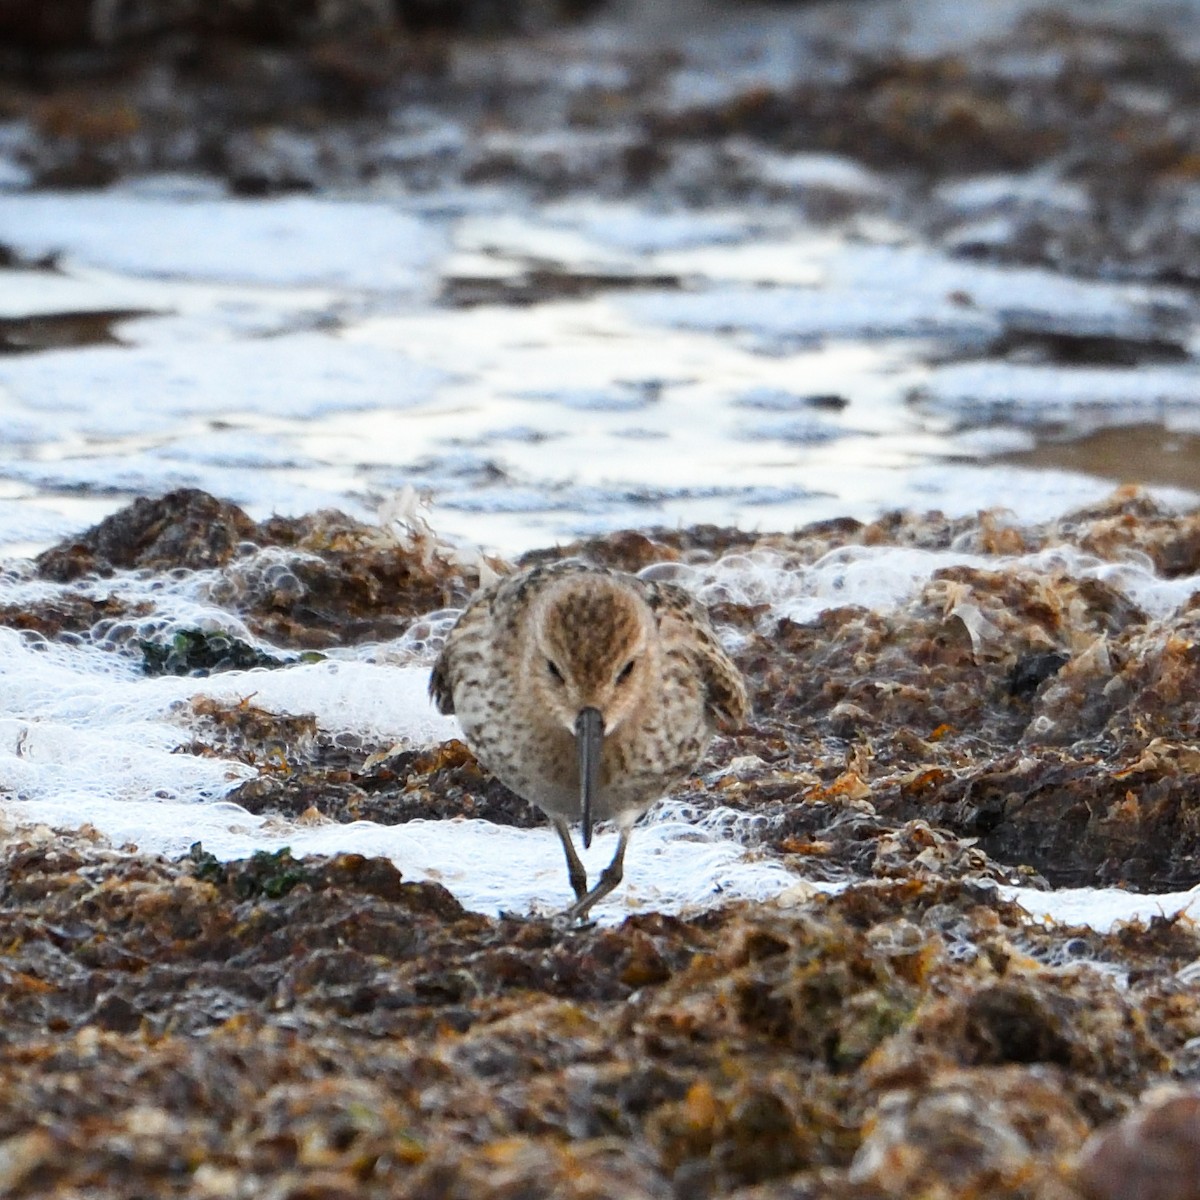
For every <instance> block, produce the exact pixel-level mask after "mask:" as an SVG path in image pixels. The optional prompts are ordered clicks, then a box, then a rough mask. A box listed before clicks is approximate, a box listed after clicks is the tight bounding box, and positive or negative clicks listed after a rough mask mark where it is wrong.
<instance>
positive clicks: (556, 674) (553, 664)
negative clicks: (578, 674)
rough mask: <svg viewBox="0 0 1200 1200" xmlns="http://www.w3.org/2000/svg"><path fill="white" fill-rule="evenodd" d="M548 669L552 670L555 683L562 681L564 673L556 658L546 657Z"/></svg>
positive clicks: (551, 673)
mask: <svg viewBox="0 0 1200 1200" xmlns="http://www.w3.org/2000/svg"><path fill="white" fill-rule="evenodd" d="M546 669H547V670H548V671H549V672H550V678H551V679H553V680H554V681H555V683H562V681H563V673H562V672H561V671H560V670H559V669H558V663H556V662H555V661H554V659H552V658H548V659H546Z"/></svg>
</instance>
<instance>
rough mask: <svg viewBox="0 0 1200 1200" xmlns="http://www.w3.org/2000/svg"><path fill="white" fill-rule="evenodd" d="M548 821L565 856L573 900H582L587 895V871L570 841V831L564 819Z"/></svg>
mask: <svg viewBox="0 0 1200 1200" xmlns="http://www.w3.org/2000/svg"><path fill="white" fill-rule="evenodd" d="M550 821H551V823H552V824H553V825H554V832H555V833H557V834H558V839H559V841H560V842H562V846H563V850H564V851H565V852H566V855H567V876H568V878H569V879H570V880H571V887H572V889H573V890H574V892H575V899H576V900H577V901H578V900H582V899H583V898H584V897H585V896H586V895H587V869H586V868H585V867H584V865H583V863H582V862H581V861H580V858H579V854H578V853H577V852H576V850H575V843H574V842H573V841H571V830H570V828H569V827H568V825H567V822H566V819H565V818H563V817H551V818H550Z"/></svg>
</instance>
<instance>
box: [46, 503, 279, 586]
mask: <svg viewBox="0 0 1200 1200" xmlns="http://www.w3.org/2000/svg"><path fill="white" fill-rule="evenodd" d="M254 530H255V525H254V522H253V521H251V520H250V518H249V517H247V516H246V514H245V513H244V512H242V510H241V509H240V508H238V507H237V506H236V505H233V504H225V503H223V502H222V501H220V500H217V499H215V498H214V497H212V496H210V495H208V494H207V493H206V492H201V491H197V490H195V489H192V488H189V489H184V490H182V491H177V492H170V493H168V494H167V495H166V496H163V497H162V498H161V499H158V500H147V499H140V500H135V501H134V502H133V504H131V505H130V506H129V507H128V508H123V509H121V510H120V511H119V512H116V513H114V514H113V515H112V516H111V517H106V518H105V519H104V520H103V521H101V522H100V524H99V525H96V526H95V527H94V528H92V529H89V530H88V531H87V532H86V533H84V534H83V535H82V536H81V537H79V538H78V539H76V540H74V541H71V542H66V543H63V544H62V545H59V546H55V547H53V548H52V549H50V550H47V551H45V553H43V554H40V555H39V556H38V558H37V568H38V571H39V572H40V573H41V574H42V575H44V576H45V577H46V578H47V579H54V580H58V581H59V582H67V581H69V580H72V579H78V578H79V577H80V576H81V575H86V574H98V575H105V574H111V573H112V572H113V571H114V570H116V569H117V568H126V569H129V568H133V567H147V568H151V569H157V570H170V569H172V568H174V567H186V568H189V569H191V570H201V569H203V568H206V567H215V566H221V565H223V564H225V563H228V562H229V561H230V560H231V559H232V558H233V556H234V554H235V553H236V550H237V546H238V544H239V543H240V542H242V541H244V540H245V539H246V538H248V537H249V536H250V535H251V534H252V533H253V532H254Z"/></svg>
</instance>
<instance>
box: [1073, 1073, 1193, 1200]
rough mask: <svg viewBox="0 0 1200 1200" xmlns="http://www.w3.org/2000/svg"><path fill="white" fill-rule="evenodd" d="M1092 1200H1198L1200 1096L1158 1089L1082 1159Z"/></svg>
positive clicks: (1083, 1182)
mask: <svg viewBox="0 0 1200 1200" xmlns="http://www.w3.org/2000/svg"><path fill="white" fill-rule="evenodd" d="M1078 1186H1079V1188H1080V1190H1081V1191H1082V1192H1083V1194H1084V1195H1085V1196H1087V1197H1088V1198H1089V1200H1200V1091H1186V1092H1183V1091H1179V1090H1177V1089H1175V1088H1170V1087H1168V1088H1159V1089H1154V1090H1153V1091H1151V1092H1150V1094H1149V1095H1148V1096H1147V1097H1146V1098H1145V1099H1144V1100H1143V1102H1142V1104H1141V1106H1140V1107H1139V1108H1137V1109H1135V1110H1134V1111H1133V1112H1132V1113H1130V1114H1129V1116H1127V1117H1126V1118H1125V1119H1124V1120H1122V1121H1118V1122H1117V1123H1116V1124H1115V1125H1109V1126H1107V1127H1106V1128H1104V1129H1101V1130H1100V1131H1099V1132H1097V1133H1096V1134H1094V1135H1093V1136H1092V1138H1091V1139H1090V1140H1089V1141H1088V1143H1087V1145H1086V1146H1085V1147H1084V1148H1083V1152H1082V1153H1081V1154H1080V1156H1079V1166H1078Z"/></svg>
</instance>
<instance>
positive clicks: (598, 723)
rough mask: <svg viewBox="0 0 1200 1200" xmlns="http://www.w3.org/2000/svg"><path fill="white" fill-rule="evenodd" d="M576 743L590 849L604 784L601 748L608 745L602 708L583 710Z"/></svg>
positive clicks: (586, 843) (585, 841)
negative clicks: (594, 804)
mask: <svg viewBox="0 0 1200 1200" xmlns="http://www.w3.org/2000/svg"><path fill="white" fill-rule="evenodd" d="M575 745H576V747H577V749H578V751H579V811H580V814H581V818H580V824H581V825H582V826H583V846H584V849H585V850H586V849H587V847H588V846H590V845H591V844H592V800H593V799H594V797H595V795H596V792H597V790H598V789H599V787H600V750H601V747H602V746H603V745H604V718H603V717H602V716H601V715H600V710H599V709H598V708H581V709H580V710H579V716H577V717H576V718H575Z"/></svg>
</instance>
